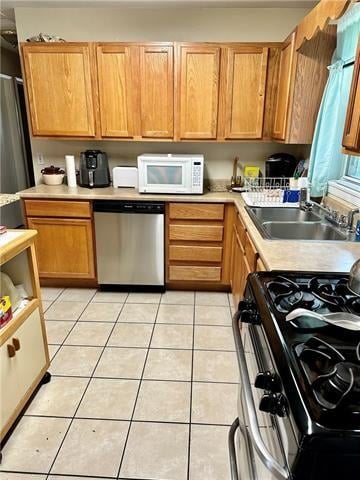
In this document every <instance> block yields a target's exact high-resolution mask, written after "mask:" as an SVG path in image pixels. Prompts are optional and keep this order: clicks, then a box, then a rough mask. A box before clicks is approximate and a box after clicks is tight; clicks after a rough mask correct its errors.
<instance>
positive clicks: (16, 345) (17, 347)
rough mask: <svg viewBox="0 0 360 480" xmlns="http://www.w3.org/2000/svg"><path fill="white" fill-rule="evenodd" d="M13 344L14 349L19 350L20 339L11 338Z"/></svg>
mask: <svg viewBox="0 0 360 480" xmlns="http://www.w3.org/2000/svg"><path fill="white" fill-rule="evenodd" d="M13 345H14V348H15V350H16V351H18V350H20V347H21V345H20V340H19V339H18V338H13Z"/></svg>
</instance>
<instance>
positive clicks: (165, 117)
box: [139, 45, 174, 138]
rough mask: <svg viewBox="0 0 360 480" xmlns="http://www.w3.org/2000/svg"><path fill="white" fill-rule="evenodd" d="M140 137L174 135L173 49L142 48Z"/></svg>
mask: <svg viewBox="0 0 360 480" xmlns="http://www.w3.org/2000/svg"><path fill="white" fill-rule="evenodd" d="M139 78H140V112H141V136H142V137H148V138H172V137H173V135H174V55H173V46H172V45H164V46H156V45H155V46H153V45H143V46H140V75H139Z"/></svg>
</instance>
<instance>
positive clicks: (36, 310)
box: [0, 230, 50, 441]
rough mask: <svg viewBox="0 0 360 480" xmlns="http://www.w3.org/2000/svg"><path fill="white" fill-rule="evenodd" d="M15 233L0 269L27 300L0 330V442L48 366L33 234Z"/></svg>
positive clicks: (2, 255) (0, 254)
mask: <svg viewBox="0 0 360 480" xmlns="http://www.w3.org/2000/svg"><path fill="white" fill-rule="evenodd" d="M17 234H18V235H20V236H21V237H22V238H21V237H20V239H15V240H10V241H9V242H7V244H5V245H3V246H2V248H1V251H0V266H1V271H2V272H4V273H6V274H7V275H9V277H10V278H11V279H12V280H13V281H14V283H16V284H17V283H19V284H22V285H23V286H24V289H25V290H26V292H27V294H28V295H29V299H28V302H27V303H26V304H24V306H23V307H22V308H21V309H15V310H14V311H13V317H12V319H11V320H9V322H8V323H6V324H5V325H4V326H3V327H2V328H1V329H0V392H1V401H0V440H1V441H2V440H3V439H4V437H5V436H6V434H7V433H8V432H9V430H10V429H11V427H12V425H13V424H14V422H15V421H16V419H17V417H18V416H19V414H20V412H21V411H22V409H23V408H24V406H25V405H26V403H27V402H28V400H29V398H30V397H31V395H32V394H33V393H34V391H35V389H36V388H37V387H38V385H39V384H40V382H41V381H42V380H43V379H44V375H45V373H46V371H47V369H48V367H49V365H50V361H49V352H48V346H47V339H46V330H45V324H44V318H43V312H42V307H41V300H40V295H41V294H40V284H39V277H38V271H37V262H36V254H35V246H34V239H35V237H36V233H35V232H31V231H27V230H23V231H22V232H21V231H17ZM19 240H20V241H21V243H20V242H19ZM10 299H11V295H10ZM49 378H50V377H48V378H47V379H46V380H48V379H49Z"/></svg>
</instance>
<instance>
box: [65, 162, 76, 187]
mask: <svg viewBox="0 0 360 480" xmlns="http://www.w3.org/2000/svg"><path fill="white" fill-rule="evenodd" d="M65 163H66V176H67V184H68V187H76V171H75V157H74V155H65Z"/></svg>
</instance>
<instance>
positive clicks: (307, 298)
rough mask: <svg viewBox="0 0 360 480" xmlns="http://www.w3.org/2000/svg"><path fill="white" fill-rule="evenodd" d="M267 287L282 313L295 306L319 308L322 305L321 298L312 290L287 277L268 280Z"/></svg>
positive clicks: (310, 308) (311, 308)
mask: <svg viewBox="0 0 360 480" xmlns="http://www.w3.org/2000/svg"><path fill="white" fill-rule="evenodd" d="M267 288H268V290H269V292H270V295H271V298H272V300H273V302H274V304H275V306H276V308H277V310H278V311H279V312H281V313H289V312H291V311H292V310H295V308H307V309H308V310H318V309H319V308H321V306H322V302H321V300H320V299H319V298H317V297H316V296H314V295H313V294H312V292H311V291H308V290H307V289H306V287H305V288H303V287H302V286H299V285H298V284H296V283H295V282H293V281H292V280H289V279H288V278H286V277H280V276H279V277H276V278H275V279H274V280H272V281H271V282H268V284H267Z"/></svg>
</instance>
